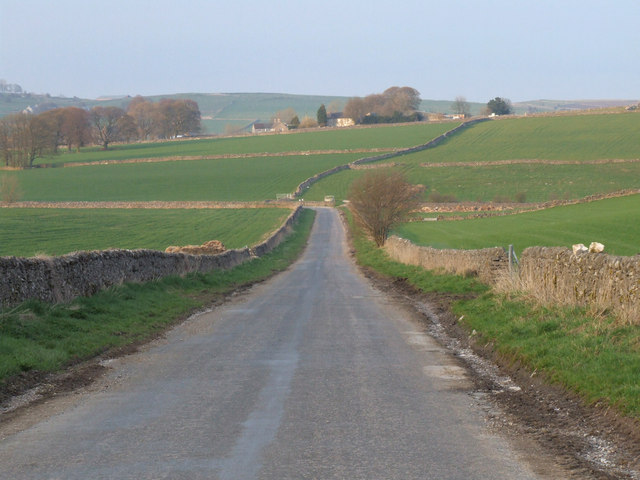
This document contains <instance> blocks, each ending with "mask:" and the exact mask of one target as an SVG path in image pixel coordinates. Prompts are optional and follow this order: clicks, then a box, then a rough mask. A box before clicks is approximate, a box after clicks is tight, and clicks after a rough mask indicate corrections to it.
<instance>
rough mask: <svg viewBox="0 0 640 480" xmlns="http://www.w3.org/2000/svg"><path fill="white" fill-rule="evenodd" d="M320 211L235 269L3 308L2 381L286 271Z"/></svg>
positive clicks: (136, 336) (156, 326)
mask: <svg viewBox="0 0 640 480" xmlns="http://www.w3.org/2000/svg"><path fill="white" fill-rule="evenodd" d="M314 217H315V212H313V211H312V210H304V211H303V213H302V215H301V217H300V220H299V221H298V224H297V225H296V227H295V231H294V233H292V234H291V235H290V236H289V237H288V238H287V239H286V241H285V242H283V243H282V244H281V245H280V246H278V247H277V248H276V249H274V250H273V251H272V252H271V253H269V254H268V255H265V256H264V257H261V258H257V259H255V260H252V261H250V262H247V263H244V264H242V265H240V266H238V267H235V268H233V269H231V270H226V271H214V272H210V273H207V274H191V275H187V276H185V277H184V278H182V277H177V276H176V277H167V278H165V279H162V280H159V281H155V282H148V283H144V284H133V283H131V284H124V285H121V286H118V287H114V288H110V289H108V290H105V291H102V292H99V293H97V294H96V295H94V296H92V297H82V298H78V299H76V300H74V301H72V302H70V303H67V304H58V305H49V304H45V303H42V302H38V301H29V302H25V303H23V304H21V305H20V306H18V307H15V308H12V309H6V310H2V311H0V386H1V383H2V382H4V381H6V380H7V379H8V378H10V377H11V376H13V375H16V374H19V373H20V372H26V371H32V370H37V371H44V372H49V371H56V370H59V369H61V368H63V367H65V366H67V365H70V364H72V363H74V362H76V361H79V360H84V359H87V358H90V357H92V356H95V355H98V354H100V353H102V352H104V351H106V350H108V349H109V348H115V347H122V346H125V345H129V344H132V343H135V342H139V341H142V340H145V339H147V338H150V337H152V336H153V335H154V334H157V333H158V332H161V331H162V330H163V329H165V328H167V326H169V325H171V324H174V323H175V322H176V321H177V319H180V318H185V316H186V315H188V314H189V313H190V312H192V311H193V310H194V309H198V308H202V307H203V306H205V305H209V304H211V303H212V302H213V301H214V300H215V299H216V298H219V297H220V296H221V295H223V294H224V293H226V292H230V291H232V290H234V289H236V288H238V287H240V286H242V285H246V284H250V283H253V282H256V281H260V280H263V279H266V278H268V277H269V276H271V275H272V274H273V273H274V272H278V271H281V270H284V269H285V268H287V266H288V265H290V264H291V263H292V262H293V261H294V260H295V259H296V258H297V257H298V256H299V255H300V253H301V252H302V250H303V248H304V246H305V245H306V241H307V238H308V236H309V232H310V230H311V226H312V224H313V219H314Z"/></svg>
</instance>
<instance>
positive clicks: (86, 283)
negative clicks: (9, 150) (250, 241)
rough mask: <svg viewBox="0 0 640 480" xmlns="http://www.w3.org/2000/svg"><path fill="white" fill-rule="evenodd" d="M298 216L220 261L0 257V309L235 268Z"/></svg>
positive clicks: (112, 254)
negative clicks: (27, 302)
mask: <svg viewBox="0 0 640 480" xmlns="http://www.w3.org/2000/svg"><path fill="white" fill-rule="evenodd" d="M301 211H302V207H298V208H296V209H295V210H294V211H293V212H292V213H291V215H289V217H288V218H287V220H286V221H285V222H284V224H283V225H282V226H281V227H280V228H279V229H278V230H276V231H275V232H273V233H272V234H271V235H270V236H269V238H267V240H265V241H264V242H262V243H260V244H258V245H255V246H253V247H251V248H246V247H245V248H242V249H236V250H227V251H225V252H224V253H221V254H218V255H189V254H184V253H164V252H160V251H156V250H104V251H95V252H76V253H71V254H69V255H63V256H60V257H44V258H41V257H31V258H18V257H0V305H2V306H3V307H4V306H10V305H15V304H17V303H20V302H23V301H25V300H28V299H32V298H35V299H39V300H42V301H45V302H66V301H69V300H72V299H73V298H75V297H78V296H87V295H92V294H94V293H96V292H98V291H100V290H102V289H104V288H108V287H110V286H112V285H119V284H122V283H125V282H147V281H150V280H155V279H159V278H162V277H166V276H170V275H185V274H187V273H191V272H209V271H212V270H224V269H229V268H233V267H235V266H236V265H239V264H241V263H243V262H246V261H247V260H250V259H251V258H254V257H256V256H261V255H264V254H266V253H268V252H270V251H271V250H273V248H275V247H276V246H278V245H279V244H280V243H281V242H282V241H283V240H284V239H285V238H286V236H287V235H288V234H289V232H290V231H291V230H292V228H293V224H294V223H295V222H296V220H297V218H298V216H299V215H300V212H301Z"/></svg>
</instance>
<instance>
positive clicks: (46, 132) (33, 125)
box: [0, 113, 55, 168]
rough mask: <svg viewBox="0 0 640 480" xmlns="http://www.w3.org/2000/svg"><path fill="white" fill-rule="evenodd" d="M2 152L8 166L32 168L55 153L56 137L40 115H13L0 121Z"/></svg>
mask: <svg viewBox="0 0 640 480" xmlns="http://www.w3.org/2000/svg"><path fill="white" fill-rule="evenodd" d="M0 124H1V125H0V152H1V153H2V157H3V161H4V163H5V165H6V166H10V167H21V168H26V167H31V166H33V162H34V160H35V159H36V158H37V157H39V156H42V155H44V154H47V153H50V152H53V151H54V145H55V136H54V134H53V132H52V131H51V130H50V129H49V126H48V125H47V122H46V119H44V118H41V117H40V115H30V114H24V113H13V114H11V115H7V116H6V117H4V118H2V120H0Z"/></svg>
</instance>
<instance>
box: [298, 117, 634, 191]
mask: <svg viewBox="0 0 640 480" xmlns="http://www.w3.org/2000/svg"><path fill="white" fill-rule="evenodd" d="M520 159H530V160H542V161H544V160H552V161H568V162H575V163H577V164H573V165H572V164H567V165H562V164H560V165H557V164H544V163H542V162H541V163H532V164H515V165H493V166H487V165H482V162H488V161H508V160H520ZM611 159H628V160H636V159H640V114H635V113H634V114H617V115H612V114H611V115H576V116H562V117H536V118H510V119H501V120H496V121H492V122H484V123H480V124H477V125H474V126H472V127H470V128H468V129H466V130H463V131H462V132H461V133H459V134H457V135H454V136H452V137H449V139H447V140H446V141H445V142H444V143H443V144H441V145H439V146H438V147H436V148H432V149H429V150H425V151H422V152H419V153H415V154H411V155H405V156H402V157H398V158H395V159H393V161H395V162H398V163H400V164H401V165H399V166H398V167H395V168H397V169H400V170H402V171H403V172H404V173H405V175H406V176H407V178H408V179H409V180H410V181H411V182H412V183H417V184H422V185H425V186H426V187H427V189H426V193H425V199H427V198H428V197H429V195H430V194H432V193H433V192H438V193H440V194H443V195H451V196H453V197H455V198H456V199H457V200H459V201H483V202H488V201H505V200H506V201H514V200H515V199H516V196H518V195H519V196H522V195H524V198H525V200H526V201H527V202H542V201H548V200H554V199H565V198H567V199H570V198H581V197H584V196H587V195H591V194H594V193H608V192H614V191H618V190H623V189H629V188H640V162H627V163H610V164H594V163H587V162H594V161H600V160H611ZM385 162H386V161H385ZM452 162H464V163H468V164H469V165H468V166H458V165H456V166H451V167H447V166H439V167H431V168H426V167H423V166H421V164H423V163H426V164H433V163H444V164H445V165H446V164H447V163H452ZM580 162H584V163H582V164H581V163H580ZM362 174H363V172H362V171H357V172H351V171H348V172H342V173H340V174H338V175H334V176H331V177H329V178H326V179H324V180H322V181H321V182H320V183H318V184H316V185H314V186H313V187H311V189H310V190H309V192H308V193H307V194H306V198H308V199H310V200H317V199H321V198H322V197H323V196H324V195H326V194H329V195H335V196H336V199H338V200H341V199H343V198H345V196H346V194H347V191H348V186H349V184H350V183H351V181H352V180H353V179H354V178H356V177H357V176H359V175H362Z"/></svg>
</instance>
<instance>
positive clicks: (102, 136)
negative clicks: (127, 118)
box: [90, 107, 125, 150]
mask: <svg viewBox="0 0 640 480" xmlns="http://www.w3.org/2000/svg"><path fill="white" fill-rule="evenodd" d="M124 114H125V113H124V110H123V109H121V108H118V107H93V108H92V109H91V112H90V119H91V124H92V125H93V129H94V133H95V136H96V139H97V140H98V141H99V142H100V143H101V144H102V148H103V149H104V150H106V149H107V148H109V144H110V143H111V142H115V141H116V140H117V139H118V120H119V119H120V117H122V116H123V115H124Z"/></svg>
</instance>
